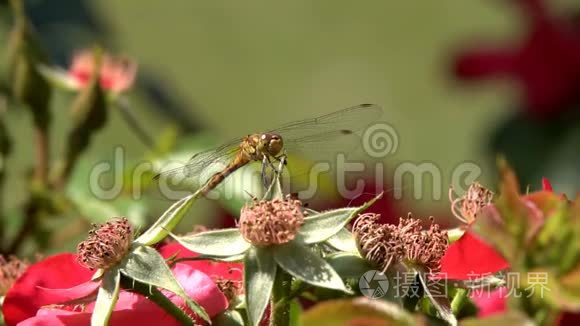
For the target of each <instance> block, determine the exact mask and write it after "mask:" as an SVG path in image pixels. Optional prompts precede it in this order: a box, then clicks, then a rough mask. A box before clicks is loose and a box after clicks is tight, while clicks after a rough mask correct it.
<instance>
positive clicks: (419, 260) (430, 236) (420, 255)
mask: <svg viewBox="0 0 580 326" xmlns="http://www.w3.org/2000/svg"><path fill="white" fill-rule="evenodd" d="M429 220H430V221H431V225H430V226H429V229H428V230H427V231H423V227H421V221H420V220H418V219H414V218H413V217H412V216H411V213H409V215H408V216H407V218H400V219H399V226H398V228H399V230H401V233H400V237H401V240H402V241H403V242H404V243H405V258H404V259H405V260H406V261H407V262H409V263H411V264H416V265H421V266H424V267H426V268H428V269H429V272H438V271H439V270H440V269H441V258H443V255H445V251H446V250H447V246H448V240H447V239H448V237H447V231H445V230H441V226H440V225H439V224H435V222H434V219H433V217H429Z"/></svg>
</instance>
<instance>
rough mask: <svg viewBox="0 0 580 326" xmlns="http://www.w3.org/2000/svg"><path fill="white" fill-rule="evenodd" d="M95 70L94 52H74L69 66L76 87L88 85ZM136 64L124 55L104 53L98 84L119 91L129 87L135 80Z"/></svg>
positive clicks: (109, 89)
mask: <svg viewBox="0 0 580 326" xmlns="http://www.w3.org/2000/svg"><path fill="white" fill-rule="evenodd" d="M94 70H95V60H94V54H93V51H91V50H83V51H80V52H78V53H76V54H75V55H74V57H73V60H72V63H71V66H70V68H69V72H68V73H69V77H71V79H72V81H73V84H74V85H75V86H76V88H83V87H85V86H87V85H88V83H89V81H90V80H91V76H92V75H93V72H94ZM136 74H137V64H136V63H135V62H134V61H132V60H130V59H128V58H125V57H113V56H110V55H104V56H103V61H102V65H101V71H100V81H99V82H100V84H101V87H102V88H103V89H105V90H108V91H111V92H114V93H121V92H124V91H126V90H127V89H129V88H130V87H131V86H132V85H133V83H134V82H135V75H136Z"/></svg>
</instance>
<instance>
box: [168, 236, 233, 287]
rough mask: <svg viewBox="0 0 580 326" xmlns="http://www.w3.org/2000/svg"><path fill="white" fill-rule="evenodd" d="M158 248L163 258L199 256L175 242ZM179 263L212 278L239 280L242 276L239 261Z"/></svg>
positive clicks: (191, 261)
mask: <svg viewBox="0 0 580 326" xmlns="http://www.w3.org/2000/svg"><path fill="white" fill-rule="evenodd" d="M158 250H159V253H160V254H161V256H163V257H165V258H169V257H172V256H175V257H176V258H185V257H197V256H199V254H198V253H196V252H193V251H190V250H188V249H186V248H185V247H184V246H182V245H181V244H179V243H177V242H172V243H170V244H167V245H164V246H161V248H159V249H158ZM181 263H182V264H186V265H189V266H191V267H193V268H194V269H196V270H199V271H201V272H203V273H205V274H206V275H208V276H210V277H212V278H214V279H217V278H223V279H228V280H232V281H241V280H242V278H243V264H241V263H226V262H213V261H209V260H190V261H183V262H181Z"/></svg>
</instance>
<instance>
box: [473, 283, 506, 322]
mask: <svg viewBox="0 0 580 326" xmlns="http://www.w3.org/2000/svg"><path fill="white" fill-rule="evenodd" d="M508 293H509V290H508V288H506V287H501V288H497V289H495V290H493V291H481V290H480V291H473V292H472V293H471V294H470V296H469V297H470V298H471V300H473V303H475V305H476V306H477V309H478V311H477V316H478V317H486V316H490V315H493V314H497V313H500V312H503V311H505V310H506V307H507V298H508Z"/></svg>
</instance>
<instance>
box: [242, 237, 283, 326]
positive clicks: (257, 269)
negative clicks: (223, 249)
mask: <svg viewBox="0 0 580 326" xmlns="http://www.w3.org/2000/svg"><path fill="white" fill-rule="evenodd" d="M275 277H276V263H275V262H274V259H272V254H271V253H270V251H269V250H268V249H267V248H257V247H252V248H250V250H249V251H248V252H247V253H246V258H245V260H244V288H245V289H246V307H247V310H248V319H249V321H250V325H253V326H255V325H259V324H260V320H261V319H262V316H263V315H264V311H265V310H266V306H268V302H269V300H270V296H271V295H272V288H273V286H274V278H275Z"/></svg>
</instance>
